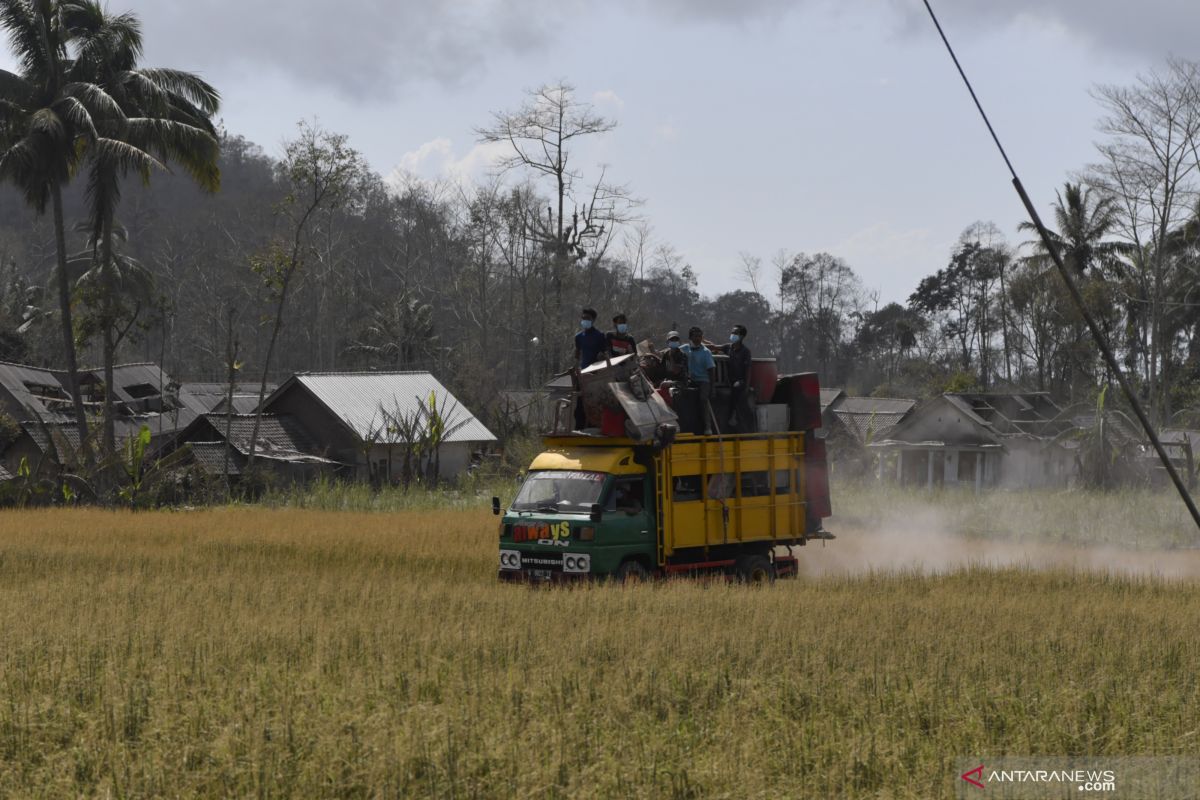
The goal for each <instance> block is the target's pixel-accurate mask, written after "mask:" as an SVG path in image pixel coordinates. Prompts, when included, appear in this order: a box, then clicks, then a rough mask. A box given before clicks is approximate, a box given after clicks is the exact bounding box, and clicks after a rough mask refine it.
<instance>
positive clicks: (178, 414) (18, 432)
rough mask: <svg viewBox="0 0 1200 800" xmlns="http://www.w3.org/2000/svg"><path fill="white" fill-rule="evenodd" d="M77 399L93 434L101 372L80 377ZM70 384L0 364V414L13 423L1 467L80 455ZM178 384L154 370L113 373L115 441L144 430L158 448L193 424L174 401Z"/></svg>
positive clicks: (47, 373)
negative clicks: (91, 420)
mask: <svg viewBox="0 0 1200 800" xmlns="http://www.w3.org/2000/svg"><path fill="white" fill-rule="evenodd" d="M79 379H80V381H79V382H80V386H79V394H80V398H81V399H82V401H83V405H84V408H85V409H86V410H87V411H88V412H89V414H90V415H93V423H91V424H94V426H95V428H96V431H97V432H98V431H99V426H100V425H101V421H100V418H101V415H102V414H103V411H104V399H105V390H106V389H105V385H104V371H103V370H99V369H84V370H80V371H79ZM69 387H70V380H69V378H68V377H67V373H66V372H65V371H63V370H50V369H45V368H43V367H33V366H29V365H24V364H3V363H0V411H2V412H3V413H4V415H5V416H6V417H7V418H8V419H10V420H12V421H13V422H15V423H16V426H17V428H16V429H15V430H14V431H12V432H10V435H9V436H8V437H7V438H8V439H9V440H8V441H4V442H0V463H3V464H4V465H5V466H6V467H7V469H8V471H9V472H15V471H16V470H17V468H18V466H19V465H20V462H21V460H22V459H25V460H26V461H27V463H29V464H30V465H31V467H32V466H34V465H36V464H38V463H40V462H41V461H43V460H44V459H47V458H49V459H51V460H59V461H60V462H61V463H65V464H70V463H74V461H75V457H76V454H77V453H78V451H79V447H80V441H79V431H78V429H77V425H76V422H75V415H74V402H73V399H72V397H71V394H70V388H69ZM177 389H178V384H176V383H175V382H174V381H172V380H171V378H170V377H169V376H168V375H167V374H166V373H164V372H163V371H162V369H160V368H159V366H158V365H157V364H147V363H143V364H122V365H119V366H117V367H115V368H114V369H113V386H112V399H113V409H114V411H115V415H116V416H115V420H114V428H115V429H116V438H117V441H122V440H124V439H125V438H126V437H128V436H132V435H136V434H137V433H138V431H139V430H140V429H141V428H142V427H143V426H145V427H147V428H149V430H150V434H151V437H152V441H154V442H155V443H162V442H165V441H167V440H169V439H171V438H172V437H173V436H174V435H175V433H176V432H177V431H178V430H179V429H181V428H183V427H186V426H187V425H189V424H190V423H191V422H192V421H194V420H195V419H196V416H197V414H196V411H194V410H193V409H191V408H189V407H188V406H187V405H186V404H185V403H183V402H182V401H181V399H180V398H179V395H178V392H177Z"/></svg>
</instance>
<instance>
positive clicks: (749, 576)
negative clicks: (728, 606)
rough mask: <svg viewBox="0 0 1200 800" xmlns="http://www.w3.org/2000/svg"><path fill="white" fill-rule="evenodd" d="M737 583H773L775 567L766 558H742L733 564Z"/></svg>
mask: <svg viewBox="0 0 1200 800" xmlns="http://www.w3.org/2000/svg"><path fill="white" fill-rule="evenodd" d="M733 568H734V571H735V572H736V573H737V579H738V583H774V582H775V566H774V565H773V564H771V560H770V559H769V558H767V557H766V556H742V557H741V558H739V559H738V560H737V562H736V563H735V564H734V567H733Z"/></svg>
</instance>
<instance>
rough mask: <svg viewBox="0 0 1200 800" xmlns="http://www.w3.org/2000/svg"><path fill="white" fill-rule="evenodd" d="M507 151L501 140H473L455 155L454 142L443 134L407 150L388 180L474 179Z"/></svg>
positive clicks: (488, 169) (454, 180)
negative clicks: (467, 147)
mask: <svg viewBox="0 0 1200 800" xmlns="http://www.w3.org/2000/svg"><path fill="white" fill-rule="evenodd" d="M507 154H508V145H507V144H505V143H504V142H481V143H475V144H473V145H472V146H471V148H470V149H469V150H467V151H466V152H465V153H463V154H462V155H461V156H459V155H458V154H457V152H456V150H455V147H454V142H453V141H452V140H450V139H447V138H446V137H444V136H439V137H438V138H436V139H433V140H431V141H428V142H425V143H424V144H422V145H421V146H420V147H418V148H417V149H415V150H410V151H408V152H407V153H405V154H404V155H402V156H400V158H399V159H398V160H397V162H396V168H395V169H394V170H392V173H391V174H390V175H389V176H388V181H389V182H390V183H391V184H392V185H394V186H396V185H403V184H404V183H405V182H407V181H410V180H412V179H414V178H415V179H417V180H426V181H441V180H449V181H452V182H456V183H459V182H473V181H474V182H477V181H479V180H480V179H481V178H482V177H483V176H484V175H486V174H487V173H488V172H489V171H490V170H491V169H492V168H493V167H495V165H496V163H497V162H498V161H499V160H500V159H502V158H504V156H506V155H507Z"/></svg>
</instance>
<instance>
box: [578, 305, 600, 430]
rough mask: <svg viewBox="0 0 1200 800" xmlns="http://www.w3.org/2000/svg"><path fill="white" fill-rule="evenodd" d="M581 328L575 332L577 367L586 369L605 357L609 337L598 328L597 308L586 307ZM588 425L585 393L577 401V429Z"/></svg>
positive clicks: (580, 320)
mask: <svg viewBox="0 0 1200 800" xmlns="http://www.w3.org/2000/svg"><path fill="white" fill-rule="evenodd" d="M579 316H580V319H579V327H580V328H581V330H580V331H579V333H577V334H575V365H576V369H579V370H581V371H582V370H585V369H587V368H588V367H590V366H591V365H592V364H594V363H595V362H597V361H599V360H600V359H601V358H603V357H604V355H605V353H607V352H608V339H607V338H605V336H604V334H603V333H601V332H600V331H598V330H596V309H594V308H585V309H583V313H582V314H580V315H579ZM585 427H587V415H586V414H585V413H584V412H583V395H582V394H580V395H579V398H578V399H577V400H576V401H575V430H580V431H581V430H583V429H584V428H585Z"/></svg>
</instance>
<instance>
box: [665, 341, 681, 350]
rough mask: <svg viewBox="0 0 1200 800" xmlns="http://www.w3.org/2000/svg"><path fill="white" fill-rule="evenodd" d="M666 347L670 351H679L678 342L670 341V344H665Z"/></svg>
mask: <svg viewBox="0 0 1200 800" xmlns="http://www.w3.org/2000/svg"><path fill="white" fill-rule="evenodd" d="M667 345H668V346H670V348H671V349H672V350H678V349H679V342H676V341H670V342H667Z"/></svg>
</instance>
